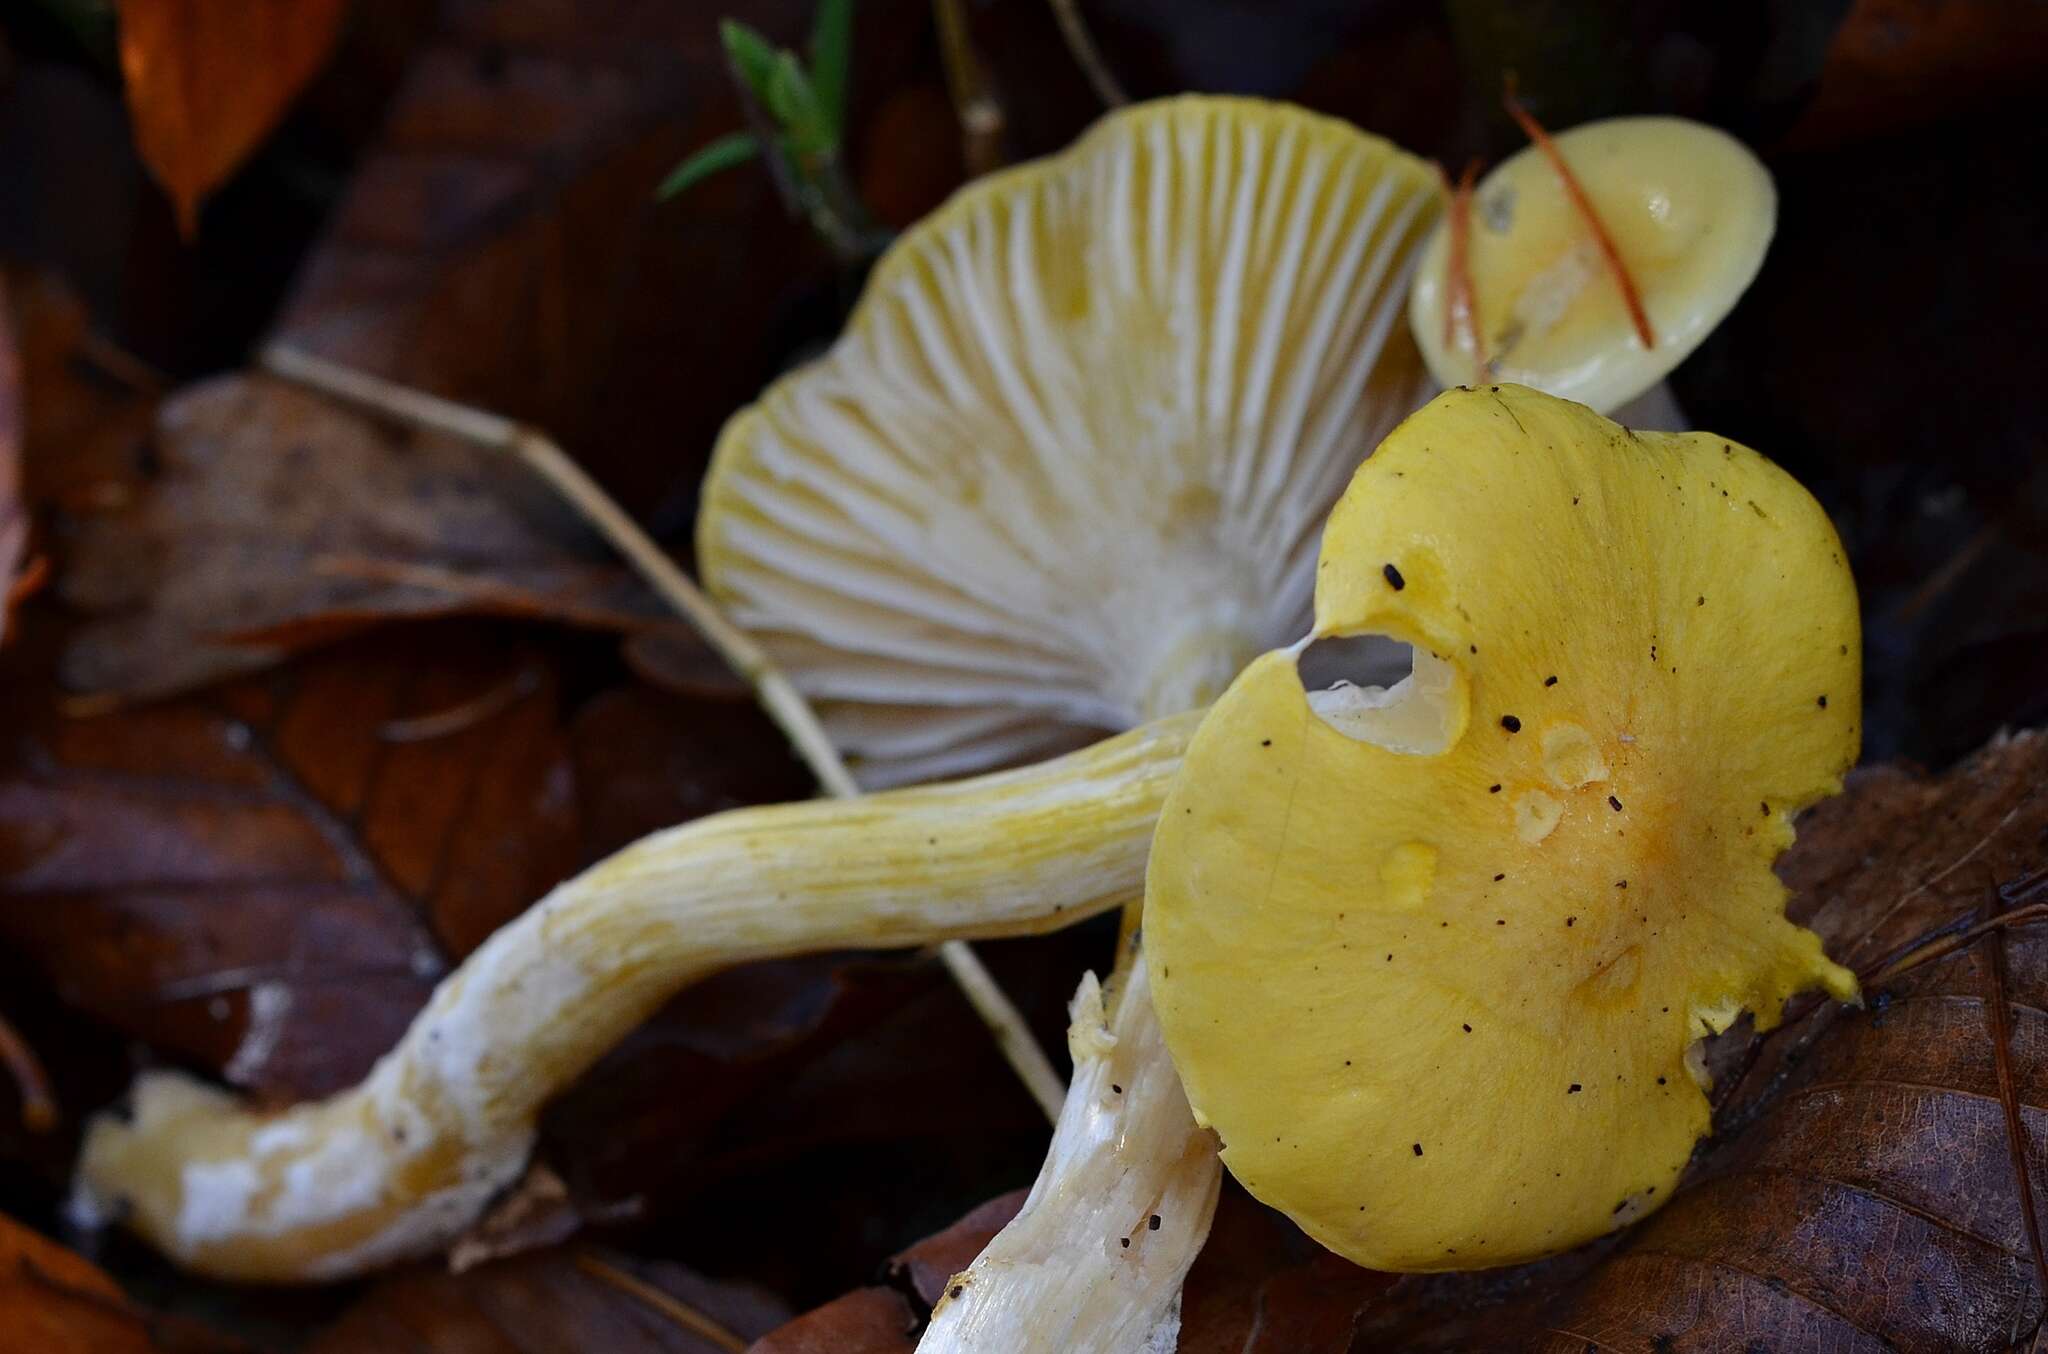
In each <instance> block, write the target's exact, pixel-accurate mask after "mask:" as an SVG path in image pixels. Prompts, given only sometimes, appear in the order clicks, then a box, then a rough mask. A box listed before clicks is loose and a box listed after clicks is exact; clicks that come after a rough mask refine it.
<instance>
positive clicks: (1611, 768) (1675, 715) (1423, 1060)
mask: <svg viewBox="0 0 2048 1354" xmlns="http://www.w3.org/2000/svg"><path fill="white" fill-rule="evenodd" d="M1319 568H1320V572H1319V575H1318V583H1317V589H1316V623H1315V630H1314V637H1315V638H1317V639H1320V640H1329V641H1336V640H1341V639H1342V638H1344V637H1356V636H1360V635H1368V634H1377V635H1388V636H1392V637H1394V638H1395V639H1398V640H1400V641H1403V642H1405V643H1407V644H1410V645H1412V646H1414V650H1415V670H1414V673H1413V675H1412V676H1411V677H1410V678H1408V679H1406V680H1405V681H1404V682H1403V683H1401V684H1400V685H1398V686H1397V687H1395V688H1393V689H1392V690H1389V691H1379V690H1369V689H1365V688H1362V687H1357V686H1345V685H1341V684H1336V685H1332V686H1329V687H1326V688H1325V689H1323V690H1320V691H1312V690H1306V689H1305V684H1304V680H1303V678H1302V676H1301V675H1300V673H1299V672H1298V671H1297V666H1298V663H1304V662H1305V661H1306V659H1307V657H1308V655H1307V654H1305V653H1303V651H1302V649H1301V647H1300V646H1297V647H1296V648H1294V649H1288V650H1282V651H1278V652H1274V653H1269V654H1267V655H1265V656H1264V657H1262V658H1260V659H1258V660H1257V661H1256V662H1254V663H1253V664H1252V665H1251V666H1250V667H1249V668H1248V669H1247V670H1246V671H1245V673H1244V674H1243V675H1242V676H1241V677H1240V678H1239V679H1238V680H1237V681H1236V683H1234V684H1233V685H1232V687H1231V688H1230V690H1229V691H1228V692H1227V693H1226V694H1225V695H1224V696H1223V697H1222V699H1221V700H1220V701H1218V703H1217V704H1216V705H1215V706H1214V707H1213V708H1212V710H1211V711H1210V712H1209V714H1208V716H1207V718H1206V719H1205V720H1204V721H1203V724H1202V727H1201V729H1200V730H1199V732H1198V733H1197V735H1196V737H1195V740H1194V743H1193V744H1192V746H1191V747H1190V749H1189V752H1188V755H1187V758H1186V762H1185V764H1184V766H1183V769H1182V772H1181V775H1180V777H1179V778H1178V780H1177V781H1176V783H1175V788H1174V790H1173V792H1172V793H1171V794H1170V795H1169V797H1168V799H1167V803H1166V807H1165V810H1164V814H1163V817H1162V820H1161V825H1160V828H1159V831H1158V833H1157V835H1156V837H1155V840H1154V846H1153V852H1152V858H1151V864H1150V867H1149V874H1148V880H1147V892H1146V900H1145V935H1146V946H1147V951H1148V955H1149V959H1150V962H1151V964H1152V965H1153V974H1154V977H1153V983H1154V989H1153V990H1154V999H1155V1002H1156V1004H1157V1006H1158V1010H1159V1017H1160V1020H1161V1023H1162V1024H1163V1026H1164V1028H1165V1032H1166V1037H1167V1042H1168V1045H1169V1047H1170V1049H1171V1050H1172V1054H1173V1058H1174V1062H1175V1064H1176V1065H1177V1066H1178V1068H1179V1069H1180V1073H1181V1076H1182V1079H1183V1081H1184V1083H1185V1085H1186V1088H1187V1092H1188V1098H1189V1101H1190V1103H1191V1104H1192V1105H1193V1107H1194V1111H1195V1113H1196V1115H1197V1117H1198V1118H1199V1119H1200V1120H1201V1121H1202V1122H1204V1123H1206V1124H1209V1125H1211V1126H1212V1127H1214V1128H1215V1129H1216V1130H1217V1131H1218V1133H1219V1134H1220V1135H1221V1137H1222V1139H1223V1142H1224V1160H1225V1163H1226V1164H1227V1165H1228V1166H1229V1167H1230V1169H1231V1170H1232V1172H1233V1173H1235V1174H1236V1175H1237V1177H1238V1178H1239V1179H1240V1180H1241V1181H1243V1183H1244V1184H1245V1186H1246V1187H1247V1188H1248V1189H1250V1190H1251V1191H1252V1193H1253V1194H1255V1195H1257V1196H1258V1197H1259V1198H1261V1199H1263V1200H1265V1201H1266V1202H1268V1203H1270V1204H1272V1205H1274V1206H1276V1207H1278V1208H1280V1209H1282V1210H1283V1211H1285V1212H1286V1213H1287V1214H1288V1215H1289V1216H1290V1217H1292V1218H1293V1219H1294V1220H1295V1221H1296V1222H1297V1223H1299V1224H1300V1225H1301V1226H1302V1227H1303V1229H1305V1230H1306V1231H1307V1232H1309V1233H1310V1234H1311V1235H1312V1236H1314V1237H1316V1238H1317V1239H1318V1240H1320V1241H1321V1242H1323V1243H1324V1244H1325V1245H1327V1246H1329V1247H1330V1248H1331V1249H1333V1250H1336V1251H1338V1252H1339V1253H1341V1254H1343V1255H1345V1256H1348V1257H1349V1258H1351V1259H1353V1260H1355V1261H1358V1262H1360V1263H1362V1264H1366V1265H1370V1266H1373V1267H1375V1268H1382V1269H1397V1270H1435V1269H1467V1268H1476V1267H1482V1266H1488V1265H1500V1264H1507V1263H1510V1262H1514V1261H1520V1260H1526V1259H1529V1258H1531V1257H1535V1256H1540V1255H1544V1254H1547V1253H1550V1252H1553V1251H1558V1250H1562V1249H1564V1248H1566V1247H1569V1246H1572V1245H1575V1244H1577V1243H1579V1242H1582V1241H1585V1240H1587V1239H1588V1238H1591V1237H1594V1236H1598V1235H1600V1234H1601V1233H1603V1232H1606V1231H1609V1230H1611V1229H1613V1228H1615V1227H1617V1226H1620V1225H1622V1224H1623V1223H1626V1222H1627V1221H1629V1220H1631V1219H1633V1218H1635V1217H1638V1216H1640V1215H1641V1214H1643V1213H1644V1212H1646V1211H1647V1210H1649V1209H1652V1208H1655V1207H1657V1206H1658V1205H1659V1204H1661V1203H1662V1202H1663V1201H1664V1200H1665V1199H1667V1198H1668V1197H1669V1196H1670V1194H1671V1190H1672V1186H1673V1184H1674V1182H1676V1180H1677V1179H1678V1176H1679V1173H1680V1172H1681V1170H1682V1169H1683V1168H1684V1166H1685V1164H1686V1161H1687V1159H1688V1157H1689V1156H1690V1155H1691V1152H1692V1148H1693V1144H1694V1143H1695V1142H1696V1141H1697V1140H1698V1139H1699V1138H1700V1137H1701V1136H1702V1135H1703V1134H1704V1133H1705V1132H1706V1131H1707V1129H1708V1121H1709V1109H1708V1103H1707V1099H1706V1096H1705V1094H1704V1093H1703V1090H1702V1088H1701V1085H1700V1082H1699V1078H1700V1077H1701V1076H1702V1075H1703V1073H1702V1072H1701V1070H1700V1065H1699V1063H1698V1062H1697V1061H1696V1060H1693V1059H1690V1058H1689V1057H1688V1052H1689V1050H1691V1049H1692V1048H1693V1047H1694V1045H1695V1043H1696V1041H1698V1040H1699V1039H1700V1038H1701V1037H1702V1036H1704V1035H1706V1034H1709V1033H1711V1032H1716V1031H1720V1030H1724V1029H1726V1028H1727V1027H1728V1026H1729V1025H1730V1024H1731V1023H1733V1022H1734V1020H1735V1019H1736V1018H1737V1016H1738V1015H1739V1014H1740V1013H1742V1012H1743V1011H1749V1012H1753V1013H1754V1015H1755V1018H1756V1022H1757V1025H1758V1026H1759V1027H1760V1028H1768V1027H1770V1026H1771V1025H1773V1024H1775V1023H1776V1022H1777V1020H1778V1019H1779V1014H1780V1008H1781V1006H1782V1005H1783V1003H1784V1001H1785V1000H1786V998H1787V997H1788V996H1790V995H1791V994H1793V993H1795V992H1798V991H1800V990H1802V989H1805V988H1809V987H1816V986H1818V987H1822V988H1825V989H1826V990H1827V991H1828V992H1829V993H1831V994H1832V995H1834V996H1836V997H1838V998H1842V999H1845V1000H1846V999H1851V998H1853V997H1854V996H1855V992H1856V984H1855V980H1854V979H1853V977H1852V976H1851V975H1850V974H1849V973H1848V972H1847V971H1846V970H1844V969H1842V968H1840V967H1839V966H1837V965H1835V964H1833V963H1831V962H1830V961H1829V960H1828V959H1827V958H1826V957H1825V956H1824V955H1823V954H1822V952H1821V948H1820V943H1819V941H1818V939H1817V938H1816V937H1815V936H1814V935H1813V934H1812V933H1810V932H1808V931H1805V930H1802V929H1800V928H1798V927H1796V926H1794V925H1792V924H1790V923H1789V922H1787V921H1786V920H1785V917H1784V902H1785V889H1784V886H1783V885H1782V884H1780V883H1779V882H1778V880H1777V878H1776V877H1775V876H1774V875H1773V874H1772V872H1771V862H1772V860H1773V859H1774V858H1775V857H1776V856H1777V855H1778V854H1779V853H1780V852H1781V851H1783V850H1784V849H1785V847H1786V846H1787V845H1788V844H1789V843H1790V842H1791V840H1792V817H1793V815H1794V814H1795V813H1797V812H1798V810H1799V809H1801V808H1802V807H1803V806H1805V805H1807V804H1809V803H1812V802H1813V801H1814V800H1816V799H1818V798H1820V797H1822V796H1824V795H1827V794H1830V793H1833V792H1834V791H1835V790H1837V789H1838V788H1839V786H1840V780H1841V777H1842V775H1843V773H1844V772H1845V771H1846V770H1847V769H1848V767H1849V766H1850V765H1851V764H1852V762H1853V761H1854V759H1855V755H1856V748H1857V721H1858V719H1859V708H1860V695H1859V690H1858V684H1859V670H1858V661H1859V660H1858V652H1859V644H1858V621H1857V609H1856V596H1855V590H1854V585H1853V583H1852V581H1851V579H1850V576H1849V572H1848V569H1847V567H1846V566H1845V565H1844V563H1843V559H1842V554H1841V548H1840V545H1839V543H1838V542H1837V540H1836V537H1835V533H1834V531H1833V529H1832V527H1831V526H1830V524H1829V522H1828V519H1827V517H1826V516H1825V515H1824V514H1823V513H1822V511H1821V509H1820V508H1819V506H1818V505H1817V504H1815V503H1814V501H1813V500H1812V499H1811V498H1810V497H1808V495H1807V494H1806V493H1805V492H1804V491H1803V490H1802V489H1801V488H1800V487H1799V486H1798V485H1797V484H1796V483H1795V482H1793V480H1792V479H1791V478H1790V477H1788V476H1787V475H1785V474H1784V473H1783V472H1782V471H1780V470H1778V469H1777V468H1776V467H1775V466H1773V465H1771V464H1770V463H1769V462H1768V461H1766V460H1764V459H1763V458H1762V457H1761V456H1759V455H1757V454H1756V453H1755V452H1753V451H1750V450H1749V449H1748V448H1746V447H1741V446H1737V445H1735V444H1733V443H1730V442H1728V441H1725V440H1724V439H1721V438H1718V437H1713V436H1710V435H1707V434H1701V433H1688V434H1662V433H1643V434H1636V433H1632V432H1630V431H1628V430H1627V429H1625V428H1622V427H1619V426H1617V425H1616V424H1614V423H1611V422H1609V421H1607V420H1606V419H1603V418H1601V417H1599V416H1598V415H1596V414H1594V413H1592V412H1591V411H1590V410H1588V409H1585V408H1584V407H1582V406H1579V405H1576V404H1571V403H1568V402H1566V401H1563V400H1558V399H1554V398H1551V397H1549V396H1546V395H1542V394H1540V393H1538V392H1535V391H1532V390H1527V389H1523V388H1520V387H1516V386H1505V385H1504V386H1500V387H1496V388H1493V389H1481V390H1472V391H1465V390H1457V391H1450V392H1447V393H1445V394H1444V395H1442V396H1440V397H1439V398H1438V399H1436V400H1435V401H1434V402H1432V403H1431V404H1430V405H1429V406H1427V407H1426V408H1425V409H1423V410H1422V411H1421V412H1420V413H1418V414H1416V415H1415V416H1414V417H1412V418H1410V419H1409V420H1408V421H1407V422H1406V423H1404V424H1402V425H1401V427H1400V428H1398V429H1397V430H1395V432H1394V433H1393V434H1392V435H1391V436H1389V437H1388V438H1387V440H1386V442H1385V443H1383V444H1382V445H1381V447H1380V449H1379V451H1378V453H1377V454H1375V455H1374V456H1373V458H1372V459H1371V460H1369V461H1367V462H1366V463H1365V465H1364V467H1363V468H1362V469H1361V470H1360V471H1359V472H1358V475H1357V477H1356V478H1355V479H1354V480H1353V481H1352V484H1351V488H1350V489H1349V491H1348V492H1347V493H1346V494H1345V496H1344V498H1343V500H1342V501H1341V502H1340V503H1339V504H1338V506H1337V508H1336V510H1335V512H1334V513H1333V514H1332V516H1331V519H1330V523H1329V527H1328V529H1327V531H1326V532H1325V535H1324V538H1323V549H1322V559H1321V563H1320V566H1319ZM1304 643H1307V641H1304Z"/></svg>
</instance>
